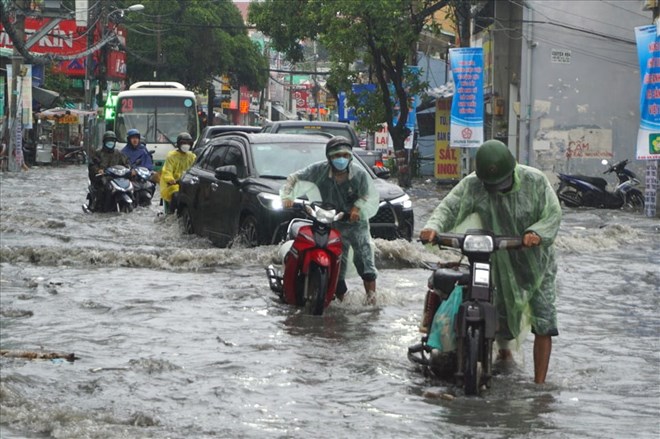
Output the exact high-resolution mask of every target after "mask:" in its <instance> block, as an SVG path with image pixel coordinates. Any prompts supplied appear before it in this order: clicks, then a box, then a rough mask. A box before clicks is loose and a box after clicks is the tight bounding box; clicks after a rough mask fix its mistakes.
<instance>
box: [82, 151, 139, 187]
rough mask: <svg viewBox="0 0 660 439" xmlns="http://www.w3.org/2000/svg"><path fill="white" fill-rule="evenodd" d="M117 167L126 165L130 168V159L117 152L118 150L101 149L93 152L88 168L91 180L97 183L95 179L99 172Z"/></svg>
mask: <svg viewBox="0 0 660 439" xmlns="http://www.w3.org/2000/svg"><path fill="white" fill-rule="evenodd" d="M115 165H124V166H126V167H129V166H130V163H129V161H128V157H126V156H125V155H124V154H122V153H121V152H119V151H117V149H116V148H114V149H108V148H100V149H97V150H94V151H92V154H91V156H90V158H89V166H88V172H89V179H90V180H91V181H92V182H94V181H97V179H96V178H95V177H96V174H98V172H99V171H101V170H103V169H105V168H107V167H110V166H115Z"/></svg>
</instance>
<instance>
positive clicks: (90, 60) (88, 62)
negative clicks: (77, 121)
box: [83, 4, 97, 154]
mask: <svg viewBox="0 0 660 439" xmlns="http://www.w3.org/2000/svg"><path fill="white" fill-rule="evenodd" d="M95 9H96V5H95V4H90V6H89V7H88V9H87V49H88V50H89V48H91V47H92V46H93V45H94V27H95V24H96V23H95V19H96V17H97V15H96V14H95V13H94V12H95ZM93 83H94V53H93V52H91V53H88V54H87V57H86V58H85V110H88V111H91V110H92V109H93V108H94V105H93V96H94V94H93V92H92V85H93ZM92 119H93V118H92V117H90V116H85V128H84V130H85V132H84V136H83V137H84V139H85V140H84V142H85V150H86V151H87V154H91V152H92V149H93V148H92V139H93V133H92V122H91V121H92Z"/></svg>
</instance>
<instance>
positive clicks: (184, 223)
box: [180, 207, 195, 235]
mask: <svg viewBox="0 0 660 439" xmlns="http://www.w3.org/2000/svg"><path fill="white" fill-rule="evenodd" d="M180 212H181V213H180V218H181V228H182V229H183V233H186V234H188V235H192V234H194V233H195V226H194V225H193V221H192V217H191V216H190V210H189V209H188V208H187V207H183V208H182V209H181V211H180Z"/></svg>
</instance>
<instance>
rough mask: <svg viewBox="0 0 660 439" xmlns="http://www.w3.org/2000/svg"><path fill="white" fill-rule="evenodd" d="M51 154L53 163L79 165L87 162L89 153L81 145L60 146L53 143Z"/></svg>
mask: <svg viewBox="0 0 660 439" xmlns="http://www.w3.org/2000/svg"><path fill="white" fill-rule="evenodd" d="M51 155H52V161H53V163H54V162H62V163H74V164H77V165H82V164H85V163H87V153H86V152H85V149H84V148H83V147H81V146H67V147H58V146H57V145H53V147H52V149H51Z"/></svg>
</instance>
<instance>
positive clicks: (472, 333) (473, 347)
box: [463, 327, 483, 395]
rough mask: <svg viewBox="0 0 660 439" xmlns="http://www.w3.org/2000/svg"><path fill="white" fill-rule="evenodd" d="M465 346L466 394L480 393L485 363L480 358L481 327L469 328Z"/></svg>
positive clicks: (464, 379)
mask: <svg viewBox="0 0 660 439" xmlns="http://www.w3.org/2000/svg"><path fill="white" fill-rule="evenodd" d="M465 341H466V346H465V362H464V365H465V373H464V378H463V383H464V386H465V394H466V395H478V394H479V389H480V388H481V376H482V373H483V365H482V363H481V361H479V360H480V358H479V351H480V349H479V347H480V346H481V343H482V340H481V331H480V330H479V328H475V327H470V328H468V331H467V334H466V337H465Z"/></svg>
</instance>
